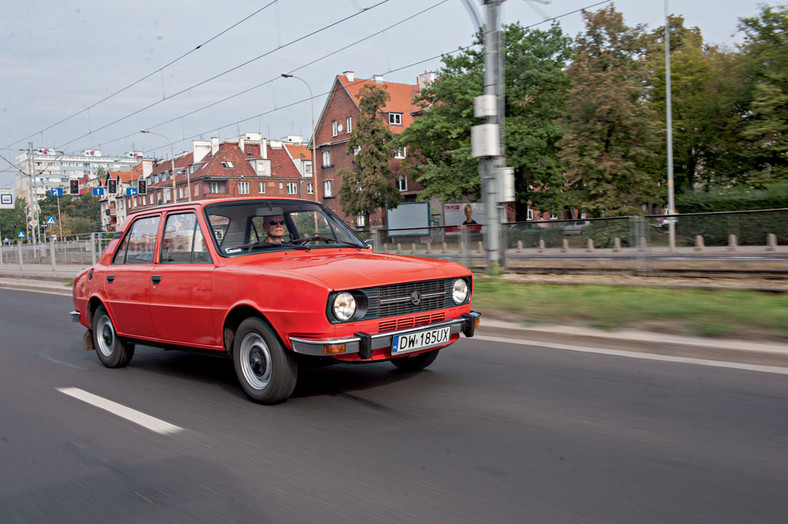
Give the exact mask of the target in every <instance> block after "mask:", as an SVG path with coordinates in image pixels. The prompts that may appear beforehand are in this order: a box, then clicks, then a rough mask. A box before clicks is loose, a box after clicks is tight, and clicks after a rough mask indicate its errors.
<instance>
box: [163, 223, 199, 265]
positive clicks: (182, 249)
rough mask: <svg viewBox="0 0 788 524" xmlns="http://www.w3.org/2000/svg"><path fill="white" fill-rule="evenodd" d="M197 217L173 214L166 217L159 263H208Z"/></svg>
mask: <svg viewBox="0 0 788 524" xmlns="http://www.w3.org/2000/svg"><path fill="white" fill-rule="evenodd" d="M210 261H211V257H210V255H209V254H208V248H207V247H206V246H205V238H204V237H203V234H202V231H201V230H200V226H199V224H198V223H197V215H195V214H194V213H174V214H171V215H167V220H166V222H165V223H164V234H163V235H162V241H161V254H160V256H159V262H160V263H162V264H200V263H206V262H210Z"/></svg>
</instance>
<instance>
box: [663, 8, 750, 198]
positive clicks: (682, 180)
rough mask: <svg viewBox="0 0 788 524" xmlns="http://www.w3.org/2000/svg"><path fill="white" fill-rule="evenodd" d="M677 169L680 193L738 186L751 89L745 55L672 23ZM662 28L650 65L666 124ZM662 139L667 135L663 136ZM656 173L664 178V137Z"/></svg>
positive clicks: (675, 21)
mask: <svg viewBox="0 0 788 524" xmlns="http://www.w3.org/2000/svg"><path fill="white" fill-rule="evenodd" d="M669 23H670V48H671V53H670V60H671V84H672V89H671V97H672V104H671V106H672V115H673V158H674V162H673V167H674V180H675V189H676V193H677V194H678V193H683V192H688V191H694V190H695V189H697V188H703V189H711V188H715V187H725V186H727V185H730V184H734V183H736V180H737V179H738V178H740V177H741V174H742V173H746V172H747V170H748V169H749V167H748V164H747V160H746V157H745V155H744V152H745V151H746V143H745V142H744V141H743V138H742V125H741V123H742V111H743V108H745V107H746V105H747V99H748V97H749V96H750V95H749V91H750V88H749V87H748V84H749V83H750V81H749V79H748V78H747V73H746V71H745V70H744V68H743V61H742V59H741V54H740V53H737V52H732V51H727V50H724V49H720V48H718V47H717V46H713V45H707V44H704V42H703V38H702V36H701V32H700V30H699V29H698V28H697V27H693V28H686V27H684V19H683V18H681V17H673V16H672V17H670V19H669ZM664 35H665V29H664V27H660V28H658V29H656V30H655V31H653V33H652V47H651V49H650V53H649V58H648V63H649V67H650V69H651V80H650V82H649V86H650V88H651V89H650V99H651V103H652V107H653V109H654V111H655V112H656V113H657V114H658V115H659V123H660V126H661V127H662V128H663V130H664V124H665V119H666V116H665V110H666V99H665V47H664ZM663 133H664V131H663ZM659 151H660V156H659V158H658V159H657V162H656V163H655V170H657V171H661V172H662V173H665V171H666V165H667V158H666V147H665V140H664V134H663V140H662V141H661V148H660V150H659Z"/></svg>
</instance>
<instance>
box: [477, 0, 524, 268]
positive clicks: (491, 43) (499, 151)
mask: <svg viewBox="0 0 788 524" xmlns="http://www.w3.org/2000/svg"><path fill="white" fill-rule="evenodd" d="M503 1H504V0H485V1H484V3H485V5H486V6H487V12H486V18H487V23H486V25H485V27H484V94H483V95H482V96H479V97H477V98H476V99H475V100H474V116H476V117H478V118H484V124H482V125H478V126H473V127H472V128H471V149H472V154H473V156H474V157H477V158H481V159H482V160H481V161H480V162H479V176H480V177H481V182H482V200H483V202H484V205H485V208H486V214H487V216H486V220H485V223H486V224H485V225H486V231H485V239H484V244H485V247H486V253H485V261H486V263H487V271H488V272H494V271H496V269H497V268H499V267H501V266H502V265H503V264H504V253H505V248H506V246H505V244H504V243H503V239H502V232H503V228H502V227H501V224H502V223H503V222H505V221H506V208H507V202H511V201H513V200H514V174H513V171H512V169H511V168H506V167H504V166H505V163H506V158H505V156H504V147H503V142H504V141H503V136H504V134H503V117H504V115H503V112H504V110H503V107H504V103H503V77H504V74H503V73H504V71H503V62H504V61H503V58H504V57H503V52H504V50H503V46H502V45H501V40H502V38H501V36H500V31H499V29H498V25H499V24H498V13H499V8H500V6H501V4H502V3H503Z"/></svg>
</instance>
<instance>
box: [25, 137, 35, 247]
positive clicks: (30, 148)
mask: <svg viewBox="0 0 788 524" xmlns="http://www.w3.org/2000/svg"><path fill="white" fill-rule="evenodd" d="M27 174H28V176H29V177H30V180H29V183H28V184H27V189H28V193H29V195H30V202H29V203H28V207H27V209H28V211H29V215H28V218H29V220H28V221H27V232H28V235H27V238H28V242H32V243H35V235H36V233H35V229H34V228H33V219H34V218H35V213H34V212H33V209H34V206H35V193H34V192H33V182H34V181H35V176H34V172H33V142H28V143H27Z"/></svg>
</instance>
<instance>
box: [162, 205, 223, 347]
mask: <svg viewBox="0 0 788 524" xmlns="http://www.w3.org/2000/svg"><path fill="white" fill-rule="evenodd" d="M164 220H165V221H164V228H163V230H162V238H161V248H160V250H159V259H158V262H157V263H156V264H155V265H154V267H153V273H152V275H151V278H152V282H153V287H152V289H151V315H152V318H153V324H154V328H155V332H156V338H158V339H160V340H162V341H166V342H169V343H173V344H185V345H198V346H215V345H217V344H219V340H220V338H219V333H217V331H218V328H215V323H214V320H213V309H212V306H213V300H212V299H213V293H212V287H213V269H214V265H213V262H212V260H211V256H210V253H209V252H208V248H207V246H206V244H205V236H204V234H203V231H202V229H201V228H200V224H199V221H198V220H197V215H196V213H195V212H193V211H178V212H172V213H170V214H168V215H167V216H166V217H165V219H164Z"/></svg>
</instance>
